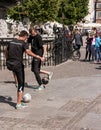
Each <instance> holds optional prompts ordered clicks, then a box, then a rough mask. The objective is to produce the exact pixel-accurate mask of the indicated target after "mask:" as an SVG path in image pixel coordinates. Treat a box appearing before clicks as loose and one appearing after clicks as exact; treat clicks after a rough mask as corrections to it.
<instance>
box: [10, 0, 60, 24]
mask: <svg viewBox="0 0 101 130" xmlns="http://www.w3.org/2000/svg"><path fill="white" fill-rule="evenodd" d="M59 5H60V0H48V1H47V0H23V2H22V3H20V4H19V5H17V6H14V7H12V8H10V9H9V10H8V15H9V17H10V18H13V19H14V20H20V19H22V17H23V16H27V17H28V18H29V20H30V21H31V22H33V23H36V22H37V23H40V22H41V23H42V22H46V21H49V20H50V21H53V20H54V19H56V17H57V15H58V9H59V7H60V6H59ZM19 16H20V17H19Z"/></svg>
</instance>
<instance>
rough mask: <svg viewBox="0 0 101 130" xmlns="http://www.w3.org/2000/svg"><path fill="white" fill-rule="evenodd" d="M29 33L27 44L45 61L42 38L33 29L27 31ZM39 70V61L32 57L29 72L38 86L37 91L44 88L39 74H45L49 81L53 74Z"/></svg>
mask: <svg viewBox="0 0 101 130" xmlns="http://www.w3.org/2000/svg"><path fill="white" fill-rule="evenodd" d="M29 33H30V34H31V35H30V36H29V38H28V43H31V50H32V52H33V53H35V54H37V55H39V56H41V57H43V59H44V60H45V50H46V49H45V48H46V47H45V45H43V42H42V37H41V36H40V35H39V34H38V33H37V30H36V28H34V27H32V28H30V29H29ZM40 68H41V60H40V59H36V58H35V57H33V60H32V67H31V70H32V72H34V74H35V77H36V80H37V82H38V84H39V86H38V87H37V89H38V90H42V89H43V88H44V85H43V83H42V80H41V77H40V73H44V74H47V75H48V76H49V79H51V77H52V74H53V73H52V72H48V71H44V70H40Z"/></svg>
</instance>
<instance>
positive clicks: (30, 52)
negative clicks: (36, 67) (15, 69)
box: [25, 49, 44, 61]
mask: <svg viewBox="0 0 101 130" xmlns="http://www.w3.org/2000/svg"><path fill="white" fill-rule="evenodd" d="M25 52H26V53H27V54H28V55H30V56H32V57H36V58H38V59H40V60H41V61H44V58H43V57H40V56H39V55H36V54H35V53H33V52H32V51H31V50H30V49H26V51H25Z"/></svg>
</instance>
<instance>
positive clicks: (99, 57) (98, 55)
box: [95, 47, 101, 62]
mask: <svg viewBox="0 0 101 130" xmlns="http://www.w3.org/2000/svg"><path fill="white" fill-rule="evenodd" d="M95 55H96V60H97V61H98V62H99V60H101V56H100V48H99V47H96V49H95Z"/></svg>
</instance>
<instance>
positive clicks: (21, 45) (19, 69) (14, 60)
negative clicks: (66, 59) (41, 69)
mask: <svg viewBox="0 0 101 130" xmlns="http://www.w3.org/2000/svg"><path fill="white" fill-rule="evenodd" d="M27 38H28V33H27V32H26V31H24V30H23V31H21V32H20V34H19V37H18V38H17V39H14V40H13V41H11V42H10V43H9V44H8V47H7V51H6V65H7V68H8V69H9V70H11V71H13V72H14V73H15V75H16V77H17V81H18V90H17V104H16V109H21V108H24V107H25V105H24V104H22V103H21V100H22V94H23V91H24V82H25V81H24V79H25V74H24V65H23V53H24V52H25V53H27V54H28V55H30V56H33V57H36V59H40V60H42V61H43V58H42V57H40V56H39V55H36V54H34V53H33V52H32V51H31V50H29V48H28V44H27V43H26V40H27Z"/></svg>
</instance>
